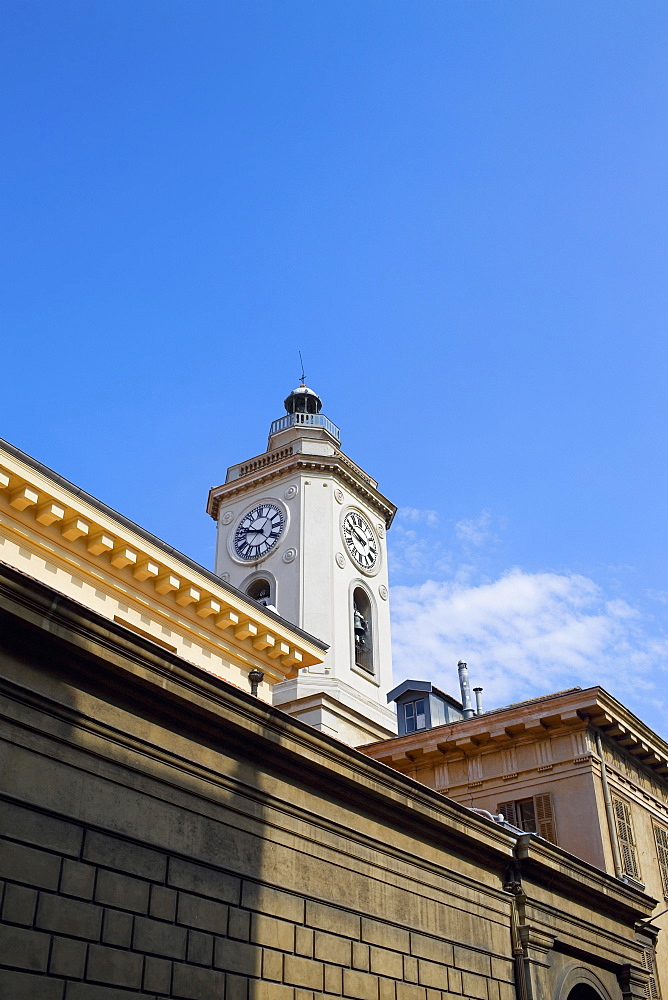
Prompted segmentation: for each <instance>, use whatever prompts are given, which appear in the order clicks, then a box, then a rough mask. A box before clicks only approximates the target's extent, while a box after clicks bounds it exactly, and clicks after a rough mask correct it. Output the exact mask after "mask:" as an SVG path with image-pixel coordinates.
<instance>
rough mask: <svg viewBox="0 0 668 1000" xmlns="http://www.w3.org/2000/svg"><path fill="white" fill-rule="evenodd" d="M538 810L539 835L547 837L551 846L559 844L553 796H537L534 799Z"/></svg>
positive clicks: (547, 794)
mask: <svg viewBox="0 0 668 1000" xmlns="http://www.w3.org/2000/svg"><path fill="white" fill-rule="evenodd" d="M534 807H535V810H536V823H537V824H538V833H539V834H540V835H541V837H545V839H546V840H549V841H550V843H551V844H556V842H557V827H556V824H555V822H554V809H553V808H552V796H551V795H550V793H549V792H547V793H545V794H544V795H536V796H535V798H534Z"/></svg>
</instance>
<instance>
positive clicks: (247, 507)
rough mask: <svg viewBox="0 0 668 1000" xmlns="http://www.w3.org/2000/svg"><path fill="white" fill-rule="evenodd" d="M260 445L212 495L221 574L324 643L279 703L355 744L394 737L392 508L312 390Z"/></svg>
mask: <svg viewBox="0 0 668 1000" xmlns="http://www.w3.org/2000/svg"><path fill="white" fill-rule="evenodd" d="M285 409H286V414H285V416H283V417H280V418H279V419H278V420H274V422H273V423H272V425H271V428H270V430H269V442H268V444H267V450H266V451H265V452H263V454H261V455H258V456H257V457H256V458H251V459H249V460H248V461H247V462H243V463H242V464H240V465H233V466H231V467H230V468H229V469H228V470H227V478H226V480H225V483H224V484H223V485H222V486H217V487H214V488H213V489H212V490H211V491H210V493H209V502H208V505H207V511H208V513H209V514H210V515H211V516H212V517H213V518H214V520H215V521H216V522H217V524H218V544H217V550H216V573H218V574H219V575H220V576H221V577H222V578H223V579H225V580H227V581H229V582H230V583H231V584H232V585H233V586H235V587H238V588H239V590H242V591H243V592H244V593H247V594H248V595H249V596H251V597H253V598H254V599H255V600H259V601H262V602H263V603H264V604H267V605H269V606H270V607H272V606H273V608H274V609H275V610H277V611H278V613H279V614H280V615H281V616H282V617H283V618H286V619H287V620H288V621H290V622H292V623H294V624H295V625H297V626H299V627H300V628H302V629H304V630H305V631H306V632H309V633H311V634H312V635H315V636H317V637H318V638H320V639H323V640H324V641H325V642H327V643H328V644H329V651H328V653H327V655H326V657H325V660H324V663H323V664H322V665H321V666H319V667H308V668H304V669H302V670H300V671H299V674H298V676H297V677H296V678H295V679H294V680H289V681H284V682H282V683H281V684H277V685H276V686H275V687H274V703H275V704H276V705H278V706H279V707H280V708H282V709H283V710H284V711H286V712H288V713H289V714H290V715H294V716H296V717H298V718H300V719H302V720H303V721H304V722H308V723H310V724H311V725H313V726H315V727H316V728H317V729H321V730H324V731H325V732H329V733H332V734H333V735H335V736H337V737H338V738H339V739H341V740H344V741H345V742H346V743H350V744H352V745H357V746H359V745H362V744H364V743H369V742H371V741H374V740H377V739H382V738H385V737H387V736H391V735H393V734H394V733H396V716H395V715H394V712H392V711H391V710H390V709H388V707H387V701H386V695H387V692H388V691H389V690H390V688H391V687H392V653H391V646H390V609H389V592H388V579H387V546H386V539H385V532H386V531H387V529H388V528H389V526H390V524H391V523H392V518H393V517H394V514H395V512H396V507H395V506H394V504H392V503H390V501H389V500H387V499H386V498H385V497H384V496H383V495H382V494H381V493H379V492H378V489H377V486H378V484H377V483H376V481H375V480H373V479H371V477H370V476H368V475H367V474H366V473H365V472H363V471H362V469H360V467H359V466H358V465H355V463H354V462H353V461H351V459H349V458H348V457H347V455H344V453H343V452H342V451H341V445H340V437H339V429H338V427H337V426H336V425H335V424H333V423H332V421H331V420H329V419H328V418H327V417H326V416H324V415H323V414H322V413H321V412H320V411H321V409H322V402H321V400H320V398H319V396H317V395H316V393H314V392H313V391H312V390H311V389H308V388H307V387H306V386H305V385H300V386H299V388H297V389H295V390H294V391H293V392H291V393H290V395H289V396H288V398H287V399H286V400H285Z"/></svg>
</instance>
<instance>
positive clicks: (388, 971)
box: [369, 948, 404, 979]
mask: <svg viewBox="0 0 668 1000" xmlns="http://www.w3.org/2000/svg"><path fill="white" fill-rule="evenodd" d="M369 957H370V969H371V972H375V973H376V974H377V975H380V976H390V977H391V978H392V979H403V977H404V960H403V956H402V955H400V954H399V952H398V951H387V950H386V949H385V948H371V953H370V956H369Z"/></svg>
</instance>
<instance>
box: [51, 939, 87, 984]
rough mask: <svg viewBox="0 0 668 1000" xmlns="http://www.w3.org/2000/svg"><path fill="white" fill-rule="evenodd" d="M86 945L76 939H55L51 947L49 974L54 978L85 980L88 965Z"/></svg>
mask: <svg viewBox="0 0 668 1000" xmlns="http://www.w3.org/2000/svg"><path fill="white" fill-rule="evenodd" d="M86 947H87V946H86V943H85V941H77V940H76V938H61V937H55V938H54V939H53V945H52V947H51V958H50V959H49V972H50V973H51V974H52V975H53V976H66V977H67V978H68V979H83V975H84V968H85V965H86Z"/></svg>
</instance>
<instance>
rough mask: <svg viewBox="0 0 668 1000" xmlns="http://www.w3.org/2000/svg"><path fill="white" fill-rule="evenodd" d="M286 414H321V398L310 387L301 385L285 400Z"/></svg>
mask: <svg viewBox="0 0 668 1000" xmlns="http://www.w3.org/2000/svg"><path fill="white" fill-rule="evenodd" d="M283 405H284V406H285V411H286V413H290V414H292V413H320V411H321V410H322V400H321V398H320V396H319V395H318V394H317V393H316V392H314V391H313V389H309V388H308V386H305V385H300V386H297V388H296V389H293V390H292V392H291V393H290V395H289V396H288V397H287V399H286V400H285V402H284V404H283Z"/></svg>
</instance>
